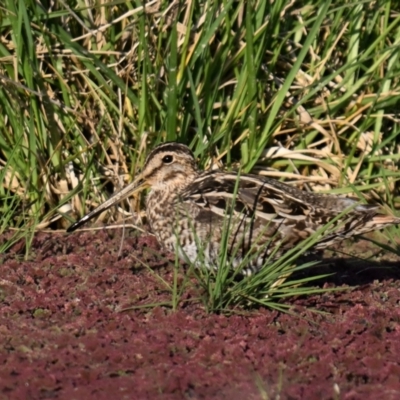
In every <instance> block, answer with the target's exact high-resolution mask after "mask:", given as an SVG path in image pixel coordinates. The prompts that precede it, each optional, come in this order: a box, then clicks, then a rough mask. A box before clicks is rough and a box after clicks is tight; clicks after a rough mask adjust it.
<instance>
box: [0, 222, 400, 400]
mask: <svg viewBox="0 0 400 400" xmlns="http://www.w3.org/2000/svg"><path fill="white" fill-rule="evenodd" d="M6 236H7V235H3V237H2V238H0V239H1V240H5V239H6ZM121 241H122V249H121V254H120V256H119V257H118V251H119V248H120V246H121ZM360 246H364V248H361V249H359V250H361V252H363V253H365V251H366V248H367V247H368V246H370V245H369V243H368V242H357V244H356V245H355V246H354V248H355V249H357V248H358V247H360ZM159 252H160V250H159V248H158V246H157V243H156V241H155V239H154V238H153V237H151V236H148V235H147V236H146V235H145V236H128V237H125V238H123V239H122V236H121V232H120V231H111V230H109V231H105V230H101V231H97V232H82V233H77V234H74V235H65V234H48V233H38V234H36V235H35V237H34V240H33V243H32V251H31V253H30V258H29V260H27V261H25V260H24V257H23V255H24V254H25V249H24V243H23V242H19V243H17V244H16V245H14V246H13V248H11V249H10V250H9V251H8V252H7V253H6V254H3V255H1V256H0V261H1V264H2V265H1V278H0V300H1V308H0V343H1V350H0V366H1V367H0V391H1V392H0V393H1V396H0V397H1V398H2V399H89V400H90V399H221V400H222V399H229V400H235V399H238V400H242V399H277V398H279V399H309V400H312V399H318V400H319V399H363V400H365V399H377V398H382V399H385V400H386V399H399V398H400V325H399V321H400V302H399V300H400V284H399V282H400V281H399V278H400V262H399V259H396V258H395V257H392V260H390V261H386V262H383V261H381V262H379V263H376V264H369V263H368V264H366V263H360V264H359V265H352V264H351V263H349V262H348V261H346V260H343V261H340V262H336V263H334V264H330V265H329V266H326V267H325V268H326V269H331V270H335V271H336V272H337V274H336V275H335V276H334V277H332V278H329V280H328V279H327V280H326V281H329V282H325V284H328V285H355V284H358V285H359V286H357V287H356V288H353V289H352V290H348V291H340V292H333V293H327V294H323V295H313V296H308V297H306V298H296V299H292V300H291V304H292V306H293V310H294V311H295V312H297V313H298V314H299V316H297V317H296V316H292V315H288V314H280V313H278V312H275V311H271V310H269V309H262V308H260V309H256V310H252V311H242V312H235V313H232V314H230V315H223V314H206V313H205V312H204V309H203V306H202V303H201V302H200V301H197V302H196V301H193V299H194V298H195V297H196V288H195V287H191V288H190V287H189V288H188V289H187V290H186V291H185V293H184V295H183V296H182V301H181V303H180V305H179V308H178V310H177V311H173V310H172V309H171V308H170V307H168V304H170V303H171V292H170V291H169V290H168V288H167V286H166V285H165V284H163V282H162V281H161V280H160V279H159V276H161V277H162V279H164V280H165V281H166V282H170V283H171V282H172V279H173V268H172V264H171V262H170V261H169V260H168V257H167V255H166V254H161V255H159ZM170 260H171V258H170ZM144 265H148V266H149V267H151V268H152V270H153V271H154V272H155V273H151V271H150V270H149V269H148V268H146V267H145V266H144ZM324 272H326V271H324ZM183 273H184V270H182V273H181V274H183ZM150 303H153V304H154V303H159V304H161V305H160V306H153V307H150V308H149V307H143V308H133V307H135V306H140V305H145V304H150ZM310 307H313V308H317V309H318V310H320V311H326V312H327V314H325V315H322V314H316V313H312V312H310V311H309V310H308V309H309V308H310Z"/></svg>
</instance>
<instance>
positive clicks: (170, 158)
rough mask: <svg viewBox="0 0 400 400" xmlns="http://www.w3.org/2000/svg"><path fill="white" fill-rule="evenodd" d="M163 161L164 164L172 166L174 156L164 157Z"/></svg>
mask: <svg viewBox="0 0 400 400" xmlns="http://www.w3.org/2000/svg"><path fill="white" fill-rule="evenodd" d="M162 160H163V163H165V164H170V163H172V161H173V157H172V156H164V157H163V159H162Z"/></svg>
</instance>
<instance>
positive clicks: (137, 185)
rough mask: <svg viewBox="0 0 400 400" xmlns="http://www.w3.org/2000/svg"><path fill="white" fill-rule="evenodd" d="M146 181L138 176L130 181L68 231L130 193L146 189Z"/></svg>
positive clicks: (68, 230) (71, 230) (69, 229)
mask: <svg viewBox="0 0 400 400" xmlns="http://www.w3.org/2000/svg"><path fill="white" fill-rule="evenodd" d="M145 186H146V185H145V182H144V181H143V179H142V178H141V177H138V178H137V179H135V180H134V181H133V182H132V183H130V184H129V185H128V186H126V187H124V188H123V189H122V190H120V191H119V192H117V193H114V194H113V195H112V196H111V197H110V198H109V199H108V200H106V201H105V202H104V203H102V204H100V205H99V206H98V207H97V208H95V209H94V210H93V211H91V212H90V213H89V214H86V215H85V216H84V217H82V218H81V219H80V220H79V221H77V222H75V223H74V224H72V225H71V226H70V227H69V228H68V229H67V232H73V231H75V230H76V229H78V228H79V227H81V226H82V225H84V224H85V223H86V222H88V221H89V220H91V219H92V218H94V217H96V216H97V215H99V214H101V213H102V212H103V211H105V210H107V209H109V208H110V207H111V206H113V205H114V204H117V203H119V202H120V201H122V200H124V199H126V198H127V197H129V196H130V195H132V194H134V193H136V192H139V191H140V190H142V189H144V187H145Z"/></svg>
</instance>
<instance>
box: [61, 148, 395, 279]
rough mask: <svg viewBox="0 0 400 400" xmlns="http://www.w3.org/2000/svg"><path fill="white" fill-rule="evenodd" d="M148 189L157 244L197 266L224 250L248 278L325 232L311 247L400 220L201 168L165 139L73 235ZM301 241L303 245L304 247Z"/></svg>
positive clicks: (351, 203) (356, 204) (215, 261)
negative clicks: (98, 217) (112, 208)
mask: <svg viewBox="0 0 400 400" xmlns="http://www.w3.org/2000/svg"><path fill="white" fill-rule="evenodd" d="M145 188H149V189H150V190H149V192H148V194H147V197H146V202H145V208H146V216H147V220H148V223H149V225H150V229H151V231H152V232H153V233H154V235H155V236H156V238H157V240H158V241H159V243H160V244H161V245H162V246H163V247H164V248H165V249H167V250H169V251H171V252H177V253H178V255H179V258H180V259H182V260H183V261H186V262H188V263H193V264H194V265H196V266H198V265H201V264H203V265H205V266H206V267H207V268H210V269H218V268H219V262H220V260H221V251H224V252H225V260H227V262H229V263H230V267H231V268H232V269H237V268H241V270H242V271H241V272H242V273H243V274H245V275H250V274H253V273H255V272H257V271H258V270H260V269H261V268H262V267H263V266H264V265H266V263H267V264H268V263H270V262H272V261H274V260H277V259H279V257H281V256H282V255H284V254H286V253H287V252H288V251H290V250H291V249H293V248H294V247H296V246H297V245H299V244H300V243H301V242H302V241H305V240H306V239H307V238H310V237H311V236H312V235H313V234H316V232H317V233H318V232H320V230H321V229H323V227H324V226H326V225H327V224H329V225H328V226H329V230H327V231H326V232H325V234H321V235H319V236H318V237H317V240H316V242H315V244H314V245H313V250H314V251H318V250H323V249H324V248H326V247H329V246H330V245H332V244H333V243H335V242H338V241H341V240H343V239H346V238H350V237H353V236H357V235H361V234H364V233H367V232H370V231H373V230H379V229H381V228H384V227H386V226H388V225H394V224H399V223H400V218H398V217H395V216H392V215H387V214H385V213H383V211H382V209H381V207H380V206H379V205H376V204H375V205H374V204H361V203H360V200H359V199H353V198H348V197H342V196H337V195H329V194H321V193H313V192H306V191H303V190H301V189H299V188H296V187H294V186H290V185H288V184H285V183H283V182H281V181H278V180H276V179H272V178H268V177H263V176H260V175H253V174H244V173H243V174H241V173H238V172H226V171H222V170H208V171H202V170H200V169H199V168H198V166H197V163H196V159H195V156H194V154H193V152H192V151H191V150H190V149H189V147H188V146H186V145H184V144H182V143H178V142H166V143H163V144H160V145H158V146H156V147H155V148H154V149H153V150H152V151H151V152H150V154H149V155H148V156H147V158H146V160H145V163H144V166H143V168H142V171H141V173H140V174H138V176H137V177H136V178H135V179H134V180H133V182H132V183H130V184H128V185H127V186H126V187H124V188H123V189H122V190H120V191H119V192H116V193H115V194H114V195H112V196H111V197H110V198H109V199H108V200H106V201H105V202H104V203H102V204H100V205H99V206H98V207H97V208H95V209H94V210H93V211H91V212H90V213H88V214H87V215H85V216H84V217H82V218H81V219H80V220H78V221H77V222H75V223H74V224H72V225H71V226H70V227H69V228H68V229H67V232H72V231H74V230H76V229H78V228H79V227H80V226H82V225H83V224H85V223H86V222H88V221H89V220H90V219H92V218H94V217H95V216H97V215H99V214H100V213H102V212H103V211H105V210H107V209H108V208H110V207H111V206H112V205H114V204H116V203H118V202H120V201H122V200H123V199H126V198H127V197H129V196H131V195H132V194H134V193H136V192H138V191H141V190H143V189H145ZM300 246H301V245H300Z"/></svg>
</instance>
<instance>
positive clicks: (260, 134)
mask: <svg viewBox="0 0 400 400" xmlns="http://www.w3.org/2000/svg"><path fill="white" fill-rule="evenodd" d="M0 36H1V40H0V81H1V85H0V110H1V112H0V130H1V134H0V163H1V164H0V178H1V182H2V185H1V186H0V190H1V193H0V196H1V203H0V204H1V210H0V211H1V213H2V222H1V225H0V229H1V232H3V231H4V230H6V229H10V228H19V230H18V231H16V235H19V236H21V235H26V237H27V238H29V237H30V236H29V235H31V234H32V232H33V231H34V230H35V229H44V228H51V229H64V228H65V227H66V226H68V225H69V224H70V221H71V220H72V219H75V218H76V217H77V216H81V215H82V214H84V213H85V212H87V211H88V210H90V209H91V208H93V207H94V206H95V205H97V204H99V203H100V202H101V201H103V200H104V199H105V198H106V197H108V195H109V192H110V189H111V186H114V188H119V187H121V186H122V185H124V184H126V183H127V182H128V181H129V180H130V179H131V177H132V176H134V175H135V173H136V171H137V170H138V169H139V168H140V166H141V165H142V163H143V160H144V157H145V155H146V153H147V152H148V150H149V149H151V148H152V147H153V146H154V145H155V144H157V143H159V142H161V141H164V140H179V141H182V142H184V143H187V144H188V145H190V146H191V148H192V149H193V150H194V152H195V154H196V156H198V157H199V163H200V165H201V166H202V167H203V168H210V167H211V166H213V165H214V164H217V165H219V166H220V167H223V168H228V169H229V168H238V167H239V166H240V167H241V168H242V170H243V171H250V170H253V171H258V172H259V173H262V174H264V175H268V176H273V177H276V178H278V179H285V180H287V181H293V182H294V183H295V184H297V185H299V186H300V187H302V188H303V189H305V190H318V191H326V192H332V193H340V194H349V193H352V194H354V193H355V194H357V195H360V196H361V195H364V196H367V197H368V198H371V199H381V200H383V201H385V202H387V203H389V205H390V207H392V208H394V207H398V205H399V202H400V197H399V195H398V192H397V191H396V180H398V178H399V167H398V166H399V158H400V151H399V150H400V140H399V134H400V124H399V114H398V113H399V104H400V60H399V56H400V51H399V50H400V5H399V4H398V3H397V2H395V1H392V2H391V1H387V0H380V1H379V0H378V1H361V2H360V1H350V0H342V1H325V0H317V1H310V0H305V1H301V2H300V1H289V0H277V1H268V2H266V1H244V0H239V1H233V0H229V1H227V0H224V1H222V2H220V1H214V0H208V1H205V2H195V1H192V2H190V1H187V2H170V1H156V0H152V1H148V2H145V3H144V2H135V1H134V2H132V1H112V2H106V1H103V0H99V1H96V2H93V1H88V0H86V1H73V2H66V1H58V2H51V1H44V0H43V1H40V0H39V1H34V0H24V1H22V0H17V1H15V0H5V2H4V3H3V5H2V6H1V8H0ZM111 190H112V189H111ZM138 200H139V199H133V200H132V204H131V205H130V208H127V209H128V210H136V211H138V210H140V209H141V205H140V202H139V201H138ZM132 207H133V208H132ZM112 217H115V216H113V215H111V213H110V214H109V219H110V220H111V218H112ZM14 240H16V237H14ZM10 243H11V242H7V243H4V245H3V249H5V248H6V247H7V246H8V245H9V244H10Z"/></svg>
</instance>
